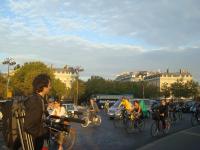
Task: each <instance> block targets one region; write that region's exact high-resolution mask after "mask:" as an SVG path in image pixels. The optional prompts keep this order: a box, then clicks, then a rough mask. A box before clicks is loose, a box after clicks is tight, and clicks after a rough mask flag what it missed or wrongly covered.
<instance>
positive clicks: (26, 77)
mask: <svg viewBox="0 0 200 150" xmlns="http://www.w3.org/2000/svg"><path fill="white" fill-rule="evenodd" d="M41 73H47V74H49V75H50V77H51V78H52V79H54V75H53V72H52V70H51V69H50V68H48V67H47V66H46V65H45V64H44V63H42V62H29V63H25V64H24V65H23V66H22V67H20V68H19V69H17V70H16V72H15V74H14V76H13V77H12V78H11V85H12V87H13V91H14V93H15V95H28V94H31V93H32V81H33V79H34V78H35V77H36V76H37V75H38V74H41Z"/></svg>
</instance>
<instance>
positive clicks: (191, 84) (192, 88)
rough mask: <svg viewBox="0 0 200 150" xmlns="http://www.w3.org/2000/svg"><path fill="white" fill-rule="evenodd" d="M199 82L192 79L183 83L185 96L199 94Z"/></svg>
mask: <svg viewBox="0 0 200 150" xmlns="http://www.w3.org/2000/svg"><path fill="white" fill-rule="evenodd" d="M198 88H199V84H198V82H195V81H193V80H191V81H188V82H186V83H185V97H193V98H196V97H197V96H198V94H199V90H198Z"/></svg>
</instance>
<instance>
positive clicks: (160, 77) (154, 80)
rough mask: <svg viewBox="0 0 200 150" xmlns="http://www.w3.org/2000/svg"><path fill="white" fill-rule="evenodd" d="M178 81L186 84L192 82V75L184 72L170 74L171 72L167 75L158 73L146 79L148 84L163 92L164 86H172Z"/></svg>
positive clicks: (166, 73)
mask: <svg viewBox="0 0 200 150" xmlns="http://www.w3.org/2000/svg"><path fill="white" fill-rule="evenodd" d="M177 80H182V81H183V82H184V83H186V82H188V81H191V80H192V75H191V74H190V73H189V72H186V71H182V70H180V72H175V73H170V72H169V71H167V72H165V73H157V74H154V75H150V76H147V77H145V78H144V81H146V82H147V83H148V84H150V85H153V86H156V87H158V88H159V90H160V91H161V88H162V86H163V84H167V85H168V86H171V84H172V83H174V82H177Z"/></svg>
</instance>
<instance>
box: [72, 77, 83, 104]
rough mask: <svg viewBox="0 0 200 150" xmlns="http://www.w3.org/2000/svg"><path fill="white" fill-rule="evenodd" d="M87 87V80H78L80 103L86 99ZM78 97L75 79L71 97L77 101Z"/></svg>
mask: <svg viewBox="0 0 200 150" xmlns="http://www.w3.org/2000/svg"><path fill="white" fill-rule="evenodd" d="M85 89H86V84H85V82H84V81H83V80H80V79H79V80H78V103H80V102H82V101H84V99H85V97H84V95H85ZM76 98H77V81H74V82H73V83H72V87H71V89H70V99H73V100H74V102H75V99H76Z"/></svg>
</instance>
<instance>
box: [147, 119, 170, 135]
mask: <svg viewBox="0 0 200 150" xmlns="http://www.w3.org/2000/svg"><path fill="white" fill-rule="evenodd" d="M165 123H166V126H165V127H163V124H162V122H161V121H160V120H154V122H153V123H152V125H151V136H152V137H156V136H158V135H161V134H168V133H169V131H170V128H171V124H170V121H169V120H168V119H166V120H165Z"/></svg>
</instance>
